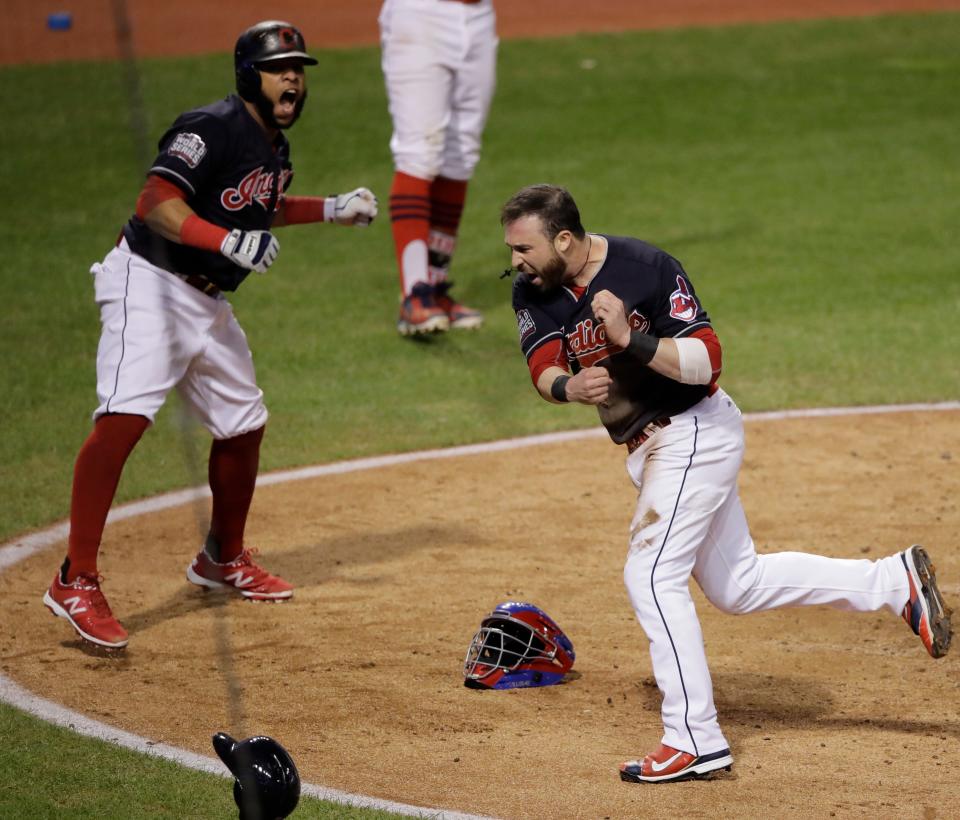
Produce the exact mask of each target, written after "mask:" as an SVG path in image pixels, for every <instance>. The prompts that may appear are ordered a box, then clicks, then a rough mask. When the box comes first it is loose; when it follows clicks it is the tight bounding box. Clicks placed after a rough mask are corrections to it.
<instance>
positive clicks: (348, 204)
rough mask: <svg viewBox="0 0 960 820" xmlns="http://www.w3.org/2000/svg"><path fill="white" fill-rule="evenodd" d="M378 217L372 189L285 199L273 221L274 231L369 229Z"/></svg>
mask: <svg viewBox="0 0 960 820" xmlns="http://www.w3.org/2000/svg"><path fill="white" fill-rule="evenodd" d="M376 215H377V198H376V196H374V194H373V191H371V190H370V189H369V188H356V189H355V190H353V191H350V192H348V193H346V194H335V195H333V196H285V197H283V199H282V200H281V201H280V208H279V209H278V210H277V213H276V215H275V216H274V218H273V224H274V227H280V226H282V225H303V224H307V223H310V222H336V223H337V224H338V225H354V226H356V227H358V228H365V227H366V226H367V225H369V224H370V223H371V222H373V220H374V218H375V217H376Z"/></svg>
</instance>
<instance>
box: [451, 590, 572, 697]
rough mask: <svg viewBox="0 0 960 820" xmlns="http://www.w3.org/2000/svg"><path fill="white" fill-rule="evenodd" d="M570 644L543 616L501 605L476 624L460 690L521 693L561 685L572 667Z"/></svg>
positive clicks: (517, 606)
mask: <svg viewBox="0 0 960 820" xmlns="http://www.w3.org/2000/svg"><path fill="white" fill-rule="evenodd" d="M575 658H576V653H575V652H574V651H573V643H572V642H571V641H570V639H569V638H568V637H567V636H566V635H564V634H563V630H562V629H560V627H559V626H557V624H556V621H554V620H553V618H551V617H550V616H549V615H547V613H546V612H544V611H543V610H542V609H540V608H539V607H536V606H534V605H533V604H526V603H522V602H519V601H506V602H504V603H502V604H500V605H499V606H498V607H497V608H496V609H494V610H493V612H491V613H490V614H489V615H488V616H487V617H486V618H484V619H483V620H482V621H481V622H480V629H479V630H478V631H477V634H476V635H474V636H473V640H472V641H471V642H470V647H469V648H468V649H467V657H466V659H465V660H464V662H463V675H464V678H465V680H464V682H463V683H464V686H469V687H471V688H473V689H521V688H525V687H529V686H550V685H551V684H554V683H560V681H561V680H563V676H564V675H565V674H566V673H567V672H569V671H570V669H571V668H572V667H573V661H574V659H575Z"/></svg>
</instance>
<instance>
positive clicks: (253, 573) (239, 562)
mask: <svg viewBox="0 0 960 820" xmlns="http://www.w3.org/2000/svg"><path fill="white" fill-rule="evenodd" d="M254 553H255V550H252V549H245V550H244V551H243V552H242V553H241V554H240V555H239V556H238V557H237V558H234V559H233V560H232V561H228V562H226V563H224V564H219V563H217V562H216V561H214V560H213V559H211V558H210V556H209V555H207V553H206V551H205V550H200V552H198V553H197V557H196V558H194V559H193V561H192V562H191V563H190V566H188V567H187V580H188V581H189V582H190V583H191V584H196V585H197V586H199V587H203V588H204V589H225V590H236V591H237V592H239V593H240V594H241V595H242V596H243V597H244V598H247V599H248V600H251V601H285V600H287V599H288V598H292V597H293V586H292V585H291V584H288V583H287V582H286V581H284V580H283V578H278V577H277V576H276V575H271V574H270V573H269V572H267V571H266V570H265V569H264V568H263V567H261V566H259V565H258V564H256V563H255V562H254V561H253V555H254Z"/></svg>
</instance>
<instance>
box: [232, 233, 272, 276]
mask: <svg viewBox="0 0 960 820" xmlns="http://www.w3.org/2000/svg"><path fill="white" fill-rule="evenodd" d="M220 253H222V254H223V255H224V256H225V257H227V259H229V260H230V261H231V262H233V263H234V264H235V265H239V266H240V267H241V268H246V269H247V270H255V271H256V272H257V273H264V272H265V271H266V269H267V268H269V267H270V266H271V265H272V264H273V260H274V259H276V258H277V254H278V253H280V243H279V242H278V241H277V238H276V237H275V236H274V235H273V234H272V233H270V231H241V230H240V229H239V228H234V229H233V230H232V231H230V233H228V234H227V235H226V237H225V238H224V240H223V242H222V243H221V245H220Z"/></svg>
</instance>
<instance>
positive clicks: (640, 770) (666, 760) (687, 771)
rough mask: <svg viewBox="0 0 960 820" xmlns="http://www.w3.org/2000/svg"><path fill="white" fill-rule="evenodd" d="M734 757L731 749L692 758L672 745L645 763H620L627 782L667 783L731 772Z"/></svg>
mask: <svg viewBox="0 0 960 820" xmlns="http://www.w3.org/2000/svg"><path fill="white" fill-rule="evenodd" d="M732 765H733V755H731V754H730V750H729V749H721V750H720V751H719V752H711V753H710V754H706V755H700V756H699V757H698V756H697V755H692V754H690V753H689V752H682V751H680V750H679V749H674V748H673V747H672V746H664V745H661V746H660V748H659V749H657V751H655V752H653V753H652V754H648V755H647V756H646V757H645V758H644V759H643V760H642V761H639V760H628V761H627V762H626V763H621V764H620V779H621V780H625V781H626V782H627V783H668V782H676V781H677V780H693V779H700V778H702V777H706V776H707V775H708V774H710V772H714V771H716V770H717V769H726V770H727V771H728V772H729V771H730V767H731V766H732Z"/></svg>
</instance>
